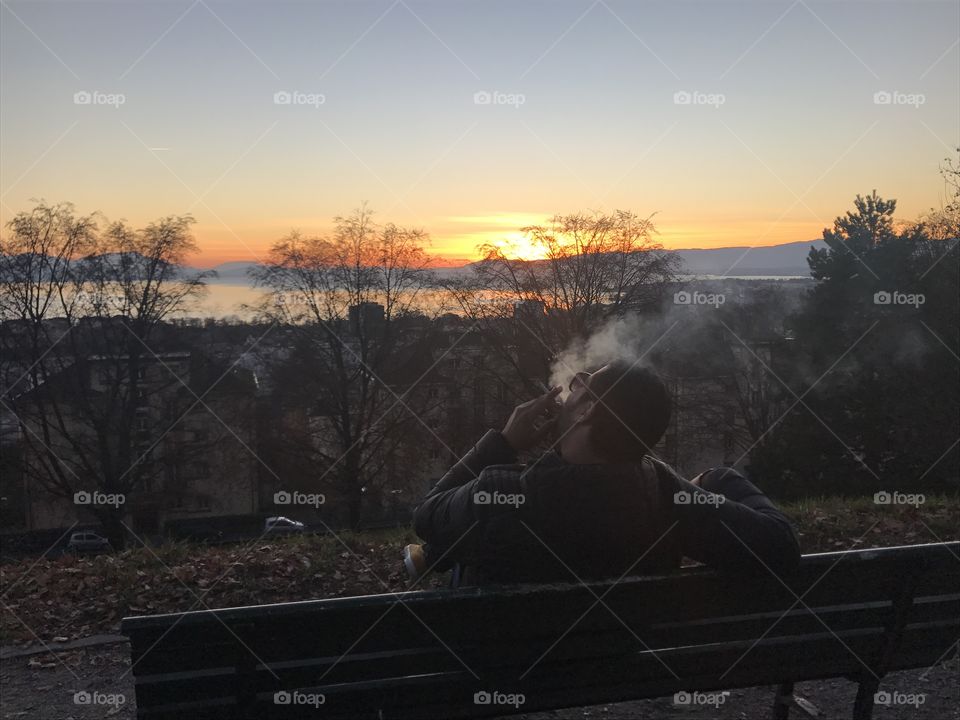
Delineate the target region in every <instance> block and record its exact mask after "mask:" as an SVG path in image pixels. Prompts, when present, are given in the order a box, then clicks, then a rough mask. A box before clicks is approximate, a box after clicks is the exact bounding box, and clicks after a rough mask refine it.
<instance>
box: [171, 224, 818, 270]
mask: <svg viewBox="0 0 960 720" xmlns="http://www.w3.org/2000/svg"><path fill="white" fill-rule="evenodd" d="M545 220H546V217H545V216H542V215H532V214H512V215H511V214H502V215H491V216H486V217H484V216H477V217H471V218H445V219H442V220H441V221H440V222H438V223H437V225H438V228H439V229H438V231H437V232H436V233H431V235H432V237H431V242H430V244H429V245H428V246H427V248H426V249H427V253H428V255H429V256H430V258H431V262H430V264H431V266H432V267H460V266H462V265H465V264H467V263H470V262H474V261H476V260H479V259H480V258H481V253H480V251H479V248H480V247H481V246H482V245H485V244H491V245H494V246H497V247H500V248H501V249H503V251H504V253H505V254H506V255H507V256H508V257H516V258H519V259H522V260H536V259H542V258H543V257H544V251H543V248H540V247H537V246H535V245H534V244H533V243H531V242H530V240H529V238H527V237H526V236H525V235H524V234H523V233H522V232H521V231H520V228H521V227H523V226H525V225H530V224H535V223H542V222H544V221H545ZM660 220H661V221H660V223H658V230H657V234H656V235H654V236H653V240H654V241H655V242H657V243H660V244H661V245H662V246H663V247H664V248H666V249H668V250H685V249H710V248H722V247H765V246H770V245H781V244H783V243H789V242H798V241H802V242H807V241H812V240H819V239H820V238H821V236H822V231H823V229H824V227H825V224H824V223H821V222H818V221H816V220H813V219H811V220H808V221H788V220H783V221H777V219H776V218H775V217H774V218H771V219H769V220H768V219H756V220H748V221H743V220H741V221H734V220H730V219H726V218H724V219H717V220H714V221H710V222H704V221H702V220H701V221H700V222H698V223H696V224H694V223H691V224H687V225H685V224H670V225H668V224H667V223H665V222H664V221H663V219H660ZM457 225H473V227H468V228H463V229H462V230H461V228H459V227H457ZM194 234H195V236H196V238H197V242H198V245H199V246H200V252H199V253H197V254H196V255H194V256H193V257H191V258H190V259H189V261H188V264H189V265H191V266H193V267H203V268H209V267H214V266H216V265H219V264H221V263H226V262H236V261H243V262H262V261H263V260H264V259H265V257H266V255H267V252H268V250H269V244H270V243H269V242H263V241H252V240H246V239H244V242H243V244H241V243H240V242H238V238H240V237H241V235H239V234H236V233H229V234H228V233H225V232H224V231H223V229H222V227H221V228H217V227H215V226H209V227H207V228H203V229H202V230H199V231H196V232H195V233H194ZM257 234H259V232H258V233H257ZM282 234H283V233H277V234H276V236H277V237H280V236H281V235H282Z"/></svg>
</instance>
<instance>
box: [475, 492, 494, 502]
mask: <svg viewBox="0 0 960 720" xmlns="http://www.w3.org/2000/svg"><path fill="white" fill-rule="evenodd" d="M492 500H493V496H492V495H490V493H488V492H487V491H486V490H481V491H480V492H475V493H474V494H473V504H474V505H489V504H490V503H491V501H492Z"/></svg>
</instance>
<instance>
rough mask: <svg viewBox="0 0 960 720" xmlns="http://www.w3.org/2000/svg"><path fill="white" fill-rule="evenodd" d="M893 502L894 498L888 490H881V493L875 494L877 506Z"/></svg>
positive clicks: (874, 498)
mask: <svg viewBox="0 0 960 720" xmlns="http://www.w3.org/2000/svg"><path fill="white" fill-rule="evenodd" d="M892 501H893V498H892V497H891V496H890V493H888V492H887V491H886V490H881V491H880V492H878V493H874V494H873V503H874V504H875V505H889V504H890V503H891V502H892Z"/></svg>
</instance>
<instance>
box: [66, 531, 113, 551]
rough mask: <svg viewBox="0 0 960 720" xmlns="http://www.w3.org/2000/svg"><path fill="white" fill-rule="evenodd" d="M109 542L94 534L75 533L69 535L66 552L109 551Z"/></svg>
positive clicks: (88, 532)
mask: <svg viewBox="0 0 960 720" xmlns="http://www.w3.org/2000/svg"><path fill="white" fill-rule="evenodd" d="M110 549H111V548H110V541H109V540H107V539H106V538H105V537H102V536H100V535H97V534H96V533H95V532H90V531H87V532H75V533H73V534H72V535H70V540H69V542H68V543H67V550H70V551H72V552H76V553H81V552H106V551H109V550H110Z"/></svg>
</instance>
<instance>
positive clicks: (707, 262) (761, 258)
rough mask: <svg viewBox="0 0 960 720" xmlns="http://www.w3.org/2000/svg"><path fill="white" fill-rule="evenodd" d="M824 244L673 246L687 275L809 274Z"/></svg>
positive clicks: (237, 281) (227, 273) (246, 279)
mask: <svg viewBox="0 0 960 720" xmlns="http://www.w3.org/2000/svg"><path fill="white" fill-rule="evenodd" d="M812 247H816V248H823V247H825V245H824V242H823V240H804V241H800V242H792V243H784V244H783V245H769V246H766V247H754V248H751V247H746V246H744V247H726V248H691V249H684V250H675V251H674V252H675V253H676V254H677V255H679V256H680V258H681V259H682V260H683V263H684V269H683V270H682V272H683V273H684V274H689V275H730V276H735V277H736V276H776V277H781V276H782V277H810V269H809V268H808V266H807V254H808V253H809V252H810V248H812ZM255 267H258V264H257V263H255V262H249V261H244V260H238V261H234V262H225V263H221V264H220V265H217V266H215V267H212V268H209V269H210V270H216V272H217V277H216V278H215V279H211V280H209V281H208V282H212V283H221V284H224V285H248V284H251V281H250V276H249V275H248V274H247V271H248V270H250V269H251V268H255ZM470 269H471V264H470V263H467V264H466V265H463V266H462V267H443V268H435V269H434V272H436V273H437V274H438V275H440V276H441V277H456V276H457V275H462V274H465V273H468V272H470Z"/></svg>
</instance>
